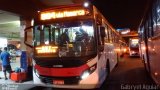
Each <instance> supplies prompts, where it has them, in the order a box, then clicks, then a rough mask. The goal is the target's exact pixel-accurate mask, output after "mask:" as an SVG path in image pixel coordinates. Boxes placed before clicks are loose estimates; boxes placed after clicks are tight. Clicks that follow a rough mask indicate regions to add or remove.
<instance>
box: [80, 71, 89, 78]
mask: <svg viewBox="0 0 160 90" xmlns="http://www.w3.org/2000/svg"><path fill="white" fill-rule="evenodd" d="M89 74H90V73H89V71H88V70H87V71H85V72H83V74H82V75H81V79H85V78H87V77H88V76H89Z"/></svg>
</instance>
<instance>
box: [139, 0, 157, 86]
mask: <svg viewBox="0 0 160 90" xmlns="http://www.w3.org/2000/svg"><path fill="white" fill-rule="evenodd" d="M139 37H140V52H141V54H140V56H141V58H142V60H143V62H144V66H145V68H146V70H147V71H148V73H149V74H150V76H151V77H152V78H153V80H154V81H155V82H156V83H157V84H158V85H160V67H159V66H160V0H153V1H152V2H149V5H148V9H146V13H145V16H144V17H143V19H142V22H141V24H140V26H139Z"/></svg>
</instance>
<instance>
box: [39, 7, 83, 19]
mask: <svg viewBox="0 0 160 90" xmlns="http://www.w3.org/2000/svg"><path fill="white" fill-rule="evenodd" d="M85 14H86V11H85V10H84V9H76V10H63V11H51V10H50V11H45V12H41V14H40V19H41V20H49V19H56V18H64V17H73V16H82V15H85Z"/></svg>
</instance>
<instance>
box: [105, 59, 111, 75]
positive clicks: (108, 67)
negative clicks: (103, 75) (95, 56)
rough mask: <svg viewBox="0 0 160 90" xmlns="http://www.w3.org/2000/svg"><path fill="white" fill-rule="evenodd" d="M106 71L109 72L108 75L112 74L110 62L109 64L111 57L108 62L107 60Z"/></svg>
mask: <svg viewBox="0 0 160 90" xmlns="http://www.w3.org/2000/svg"><path fill="white" fill-rule="evenodd" d="M106 72H107V76H109V74H110V64H109V59H107V62H106Z"/></svg>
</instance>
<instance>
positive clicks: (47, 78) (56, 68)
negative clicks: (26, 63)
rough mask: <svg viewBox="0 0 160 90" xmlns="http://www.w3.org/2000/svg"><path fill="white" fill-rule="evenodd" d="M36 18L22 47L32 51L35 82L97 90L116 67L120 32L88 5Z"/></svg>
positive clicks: (47, 12) (51, 11)
mask: <svg viewBox="0 0 160 90" xmlns="http://www.w3.org/2000/svg"><path fill="white" fill-rule="evenodd" d="M38 16H39V17H38V18H37V19H36V18H35V19H34V26H32V27H29V28H27V29H26V30H25V44H26V45H27V46H29V47H31V48H32V49H33V60H32V61H33V81H34V83H36V84H45V85H46V84H47V85H51V86H53V87H57V88H82V89H87V88H97V87H99V86H100V85H101V84H102V83H103V82H104V80H105V78H106V76H107V75H109V73H110V72H111V71H112V70H113V68H114V67H115V66H116V64H117V61H118V58H119V53H120V44H119V40H120V39H121V38H120V37H121V36H120V35H119V33H118V32H117V31H116V30H115V29H114V28H113V27H112V26H111V25H110V24H109V23H108V21H107V20H106V19H105V18H104V17H103V15H102V14H101V13H100V12H99V11H98V10H97V8H96V7H95V6H93V5H91V4H89V6H88V7H85V6H83V5H81V4H76V5H67V6H58V7H54V8H50V9H46V10H42V11H40V12H39V13H38ZM62 33H65V34H66V35H67V36H66V37H65V39H66V40H62V38H61V35H62ZM78 38H79V39H78Z"/></svg>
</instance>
